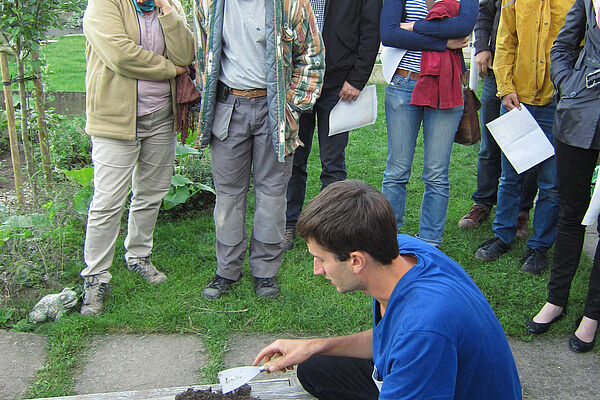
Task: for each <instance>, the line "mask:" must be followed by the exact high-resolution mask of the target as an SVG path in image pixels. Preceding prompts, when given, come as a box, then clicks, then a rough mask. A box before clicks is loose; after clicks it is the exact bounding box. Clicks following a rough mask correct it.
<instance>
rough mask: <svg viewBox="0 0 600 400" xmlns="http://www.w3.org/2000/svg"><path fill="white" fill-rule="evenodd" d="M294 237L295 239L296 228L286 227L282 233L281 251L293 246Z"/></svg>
mask: <svg viewBox="0 0 600 400" xmlns="http://www.w3.org/2000/svg"><path fill="white" fill-rule="evenodd" d="M294 239H296V229H294V228H292V229H286V230H285V233H284V234H283V243H282V244H281V247H282V248H283V251H288V250H291V249H292V248H293V247H294Z"/></svg>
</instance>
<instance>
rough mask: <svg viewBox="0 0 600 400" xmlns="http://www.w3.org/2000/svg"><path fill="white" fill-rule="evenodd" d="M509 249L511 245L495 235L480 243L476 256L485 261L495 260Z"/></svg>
mask: <svg viewBox="0 0 600 400" xmlns="http://www.w3.org/2000/svg"><path fill="white" fill-rule="evenodd" d="M509 249H510V246H509V245H507V244H506V243H504V242H503V241H502V239H500V238H497V237H493V238H491V239H490V240H486V241H485V242H483V243H481V244H480V245H479V247H478V248H477V251H476V252H475V258H478V259H480V260H483V261H494V260H497V259H498V258H499V257H500V256H501V255H502V254H504V253H506V252H507V251H508V250H509Z"/></svg>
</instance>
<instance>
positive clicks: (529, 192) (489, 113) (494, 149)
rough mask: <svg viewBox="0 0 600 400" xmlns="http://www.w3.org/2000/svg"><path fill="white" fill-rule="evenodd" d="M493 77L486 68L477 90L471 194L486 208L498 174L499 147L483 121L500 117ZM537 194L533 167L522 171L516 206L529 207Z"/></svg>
mask: <svg viewBox="0 0 600 400" xmlns="http://www.w3.org/2000/svg"><path fill="white" fill-rule="evenodd" d="M497 91H498V90H497V87H496V78H495V76H494V73H493V72H492V71H491V70H490V71H488V76H487V78H485V79H484V80H483V88H482V89H481V109H480V110H479V116H480V118H481V123H480V124H481V142H480V144H479V146H480V147H479V154H478V155H477V189H475V192H474V193H473V195H472V196H471V198H472V199H473V202H474V203H475V204H481V205H484V206H486V207H490V208H491V207H493V206H495V205H496V202H497V198H498V181H499V179H500V176H501V175H502V150H500V146H498V143H496V140H495V139H494V137H493V136H492V134H491V133H490V131H489V129H488V128H487V126H486V124H487V123H488V122H491V121H493V120H495V119H496V118H498V117H499V116H500V107H501V106H502V100H500V98H498V97H497V96H496V92H497ZM536 194H537V183H536V174H535V170H534V169H531V170H529V171H527V172H526V175H525V180H524V182H523V192H522V194H521V204H520V207H519V208H520V209H521V210H522V211H529V210H530V209H531V208H532V207H533V199H534V198H535V195H536Z"/></svg>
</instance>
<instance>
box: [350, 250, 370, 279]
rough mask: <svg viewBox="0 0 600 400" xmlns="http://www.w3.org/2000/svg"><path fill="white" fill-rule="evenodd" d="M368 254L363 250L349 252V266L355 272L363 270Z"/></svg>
mask: <svg viewBox="0 0 600 400" xmlns="http://www.w3.org/2000/svg"><path fill="white" fill-rule="evenodd" d="M367 258H368V254H367V253H365V252H364V251H360V250H357V251H352V252H350V268H352V272H354V273H355V274H359V273H361V272H362V271H363V269H364V268H365V266H366V265H367Z"/></svg>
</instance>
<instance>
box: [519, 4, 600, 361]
mask: <svg viewBox="0 0 600 400" xmlns="http://www.w3.org/2000/svg"><path fill="white" fill-rule="evenodd" d="M599 8H600V2H599V1H594V0H575V3H574V4H573V6H572V7H571V9H570V10H569V13H568V14H567V17H566V20H565V24H564V25H563V27H562V29H561V30H560V33H559V34H558V36H557V38H556V41H555V42H554V45H553V46H552V50H551V51H550V62H551V64H550V75H551V78H552V82H553V83H554V86H555V87H556V89H557V91H558V94H559V96H560V100H559V102H558V105H557V107H556V115H555V119H554V128H553V129H554V132H553V135H554V148H555V150H556V169H557V176H558V194H559V205H560V214H559V219H558V233H557V236H556V244H555V245H554V260H553V263H552V269H551V273H550V281H549V283H548V299H547V302H546V304H545V305H544V306H543V307H542V309H541V310H540V312H539V313H538V314H537V315H535V316H534V317H533V319H531V320H529V321H528V322H527V329H528V330H529V332H531V333H534V334H539V333H544V332H546V331H548V329H549V328H550V325H552V324H553V323H554V322H556V321H558V320H559V319H561V318H562V317H563V316H564V315H565V313H566V308H567V300H568V299H569V290H570V288H571V282H572V281H573V278H574V276H575V272H576V271H577V267H578V265H579V259H580V257H581V250H582V248H583V238H584V235H585V227H584V226H583V225H582V224H581V223H582V220H583V216H584V215H585V213H586V210H587V208H588V206H589V203H590V184H591V181H592V174H593V172H594V168H595V167H596V163H597V162H598V153H599V151H600V123H599V119H600V26H599V25H600V19H599V18H598V12H599V11H600V10H599ZM584 38H585V43H584V45H583V47H581V42H582V40H583V39H584ZM599 226H600V224H599ZM599 318H600V243H599V244H598V246H597V247H596V254H595V256H594V264H593V267H592V272H591V275H590V279H589V289H588V295H587V300H586V302H585V307H584V309H583V317H582V318H581V321H580V323H579V326H578V328H577V330H576V331H575V333H574V334H573V335H572V336H571V338H570V339H569V347H570V348H571V349H572V350H573V351H575V352H580V353H583V352H587V351H589V350H591V349H592V348H593V347H594V342H595V339H596V331H597V329H598V319H599Z"/></svg>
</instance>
